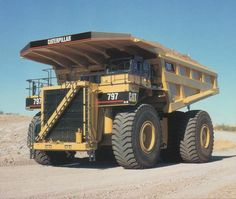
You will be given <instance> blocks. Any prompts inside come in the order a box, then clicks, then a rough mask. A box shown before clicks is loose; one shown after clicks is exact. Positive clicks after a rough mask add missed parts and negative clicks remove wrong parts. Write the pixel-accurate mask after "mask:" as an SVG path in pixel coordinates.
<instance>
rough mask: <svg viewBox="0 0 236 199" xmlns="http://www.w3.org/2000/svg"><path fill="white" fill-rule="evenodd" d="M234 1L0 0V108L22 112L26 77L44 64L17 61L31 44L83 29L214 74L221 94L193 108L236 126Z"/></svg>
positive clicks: (5, 110)
mask: <svg viewBox="0 0 236 199" xmlns="http://www.w3.org/2000/svg"><path fill="white" fill-rule="evenodd" d="M235 10H236V1H235V0H225V1H223V0H198V1H196V0H169V1H166V0H153V1H152V0H149V1H145V0H142V1H141V0H136V1H134V0H129V1H128V0H127V1H125V0H123V1H121V0H120V1H114V0H101V1H99V0H97V1H92V0H91V1H90V0H84V1H82V0H68V1H64V0H63V1H62V0H57V1H53V0H51V1H46V0H40V1H31V0H28V1H27V0H21V1H18V0H15V1H13V0H9V1H6V0H5V1H4V0H0V75H1V76H0V97H1V98H0V110H3V111H4V112H15V113H21V114H31V115H32V114H34V113H33V112H28V111H26V110H25V109H24V105H25V96H26V95H27V91H26V90H25V88H26V87H27V84H26V82H25V80H26V79H28V78H37V77H42V76H44V73H42V72H41V70H42V69H44V68H47V67H48V66H47V65H43V64H39V63H36V62H32V61H28V60H25V59H21V58H20V57H19V51H20V50H21V49H22V48H23V47H24V46H25V45H26V44H27V43H28V42H29V41H32V40H38V39H44V38H49V37H55V36H60V35H65V34H73V33H79V32H85V31H105V32H125V33H132V34H133V35H135V36H137V37H141V38H144V39H146V40H151V41H158V42H160V43H162V44H163V45H165V46H167V47H169V48H173V49H176V50H178V51H179V52H182V53H185V54H189V55H191V57H192V58H194V59H196V60H198V61H199V62H201V63H202V64H204V65H207V66H210V68H212V69H213V70H215V71H217V72H218V74H219V86H220V94H219V95H216V96H213V97H210V98H208V99H206V100H203V101H201V102H198V103H196V104H193V105H192V106H191V107H192V109H204V110H207V111H208V112H209V113H210V115H211V117H212V120H213V122H214V123H215V124H216V123H218V124H219V123H226V124H233V125H235V124H236V88H235V87H236V82H235V81H236V39H235V36H236V12H235Z"/></svg>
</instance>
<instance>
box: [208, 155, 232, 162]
mask: <svg viewBox="0 0 236 199" xmlns="http://www.w3.org/2000/svg"><path fill="white" fill-rule="evenodd" d="M232 157H236V155H214V156H212V160H211V162H216V161H220V160H223V159H226V158H232Z"/></svg>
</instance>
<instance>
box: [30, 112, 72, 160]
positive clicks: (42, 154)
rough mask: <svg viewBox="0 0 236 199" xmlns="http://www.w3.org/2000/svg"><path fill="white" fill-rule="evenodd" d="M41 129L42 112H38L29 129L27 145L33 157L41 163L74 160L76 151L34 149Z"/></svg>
mask: <svg viewBox="0 0 236 199" xmlns="http://www.w3.org/2000/svg"><path fill="white" fill-rule="evenodd" d="M40 129H41V117H40V113H37V114H36V115H35V116H34V117H33V119H32V121H31V123H30V125H29V129H28V137H27V146H28V147H29V148H30V153H32V155H31V157H32V158H33V159H34V160H35V161H36V162H37V163H39V164H41V165H61V164H66V163H70V162H72V161H73V160H74V156H75V152H74V151H43V150H33V144H34V142H35V138H36V137H37V135H38V134H39V132H40Z"/></svg>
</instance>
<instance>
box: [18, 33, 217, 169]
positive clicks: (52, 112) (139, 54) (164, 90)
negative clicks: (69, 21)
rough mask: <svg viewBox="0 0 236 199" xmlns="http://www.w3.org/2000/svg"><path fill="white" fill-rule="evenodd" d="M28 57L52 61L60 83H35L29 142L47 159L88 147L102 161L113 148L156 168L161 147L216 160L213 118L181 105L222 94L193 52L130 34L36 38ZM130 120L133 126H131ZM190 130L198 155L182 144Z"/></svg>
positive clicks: (133, 164)
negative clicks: (192, 122)
mask: <svg viewBox="0 0 236 199" xmlns="http://www.w3.org/2000/svg"><path fill="white" fill-rule="evenodd" d="M21 56H22V57H24V58H28V59H31V60H34V61H37V62H41V63H44V64H48V65H51V66H52V68H53V70H55V74H56V78H57V82H58V85H54V86H52V85H51V83H50V79H49V78H48V82H49V83H48V84H47V86H45V84H41V83H39V82H36V83H35V81H34V80H29V82H30V90H31V91H32V92H31V93H30V95H29V96H28V98H27V99H26V108H27V109H40V112H39V113H38V114H37V115H36V118H34V120H33V121H32V122H33V123H31V126H30V129H29V147H30V149H31V154H32V157H34V158H35V159H36V161H38V162H39V163H42V160H41V159H40V158H39V157H41V156H42V154H43V155H45V154H46V155H47V157H48V162H50V161H49V159H55V161H54V162H60V161H59V160H62V159H63V160H65V159H67V158H65V157H67V156H66V155H65V154H66V153H67V154H68V152H70V153H69V154H70V156H73V154H74V153H72V152H74V151H88V152H89V154H90V156H91V157H93V158H94V157H95V156H94V154H96V155H97V157H99V154H103V156H104V154H105V153H107V152H109V153H110V152H111V147H112V151H113V153H114V156H115V158H116V160H117V162H118V163H119V164H120V165H122V166H124V167H126V168H145V167H151V166H153V165H154V164H155V162H156V161H157V159H158V157H159V155H160V150H161V149H162V154H163V157H164V156H165V157H172V156H173V157H174V158H177V159H178V158H179V159H182V160H185V161H194V162H204V161H208V160H209V158H210V156H211V152H212V147H213V128H212V124H211V121H210V117H209V115H208V114H207V113H206V112H199V111H190V112H186V113H181V112H176V110H178V109H180V108H183V107H185V106H188V105H190V104H191V103H194V102H196V101H199V100H201V99H204V98H206V97H209V96H211V95H214V94H217V93H218V91H219V89H218V86H217V74H216V73H215V72H214V71H212V70H210V69H209V68H207V67H205V66H203V65H201V64H199V63H198V62H196V61H194V60H192V59H191V58H190V57H189V56H186V55H182V54H180V53H178V52H176V51H174V50H170V49H167V48H165V47H163V46H162V45H160V44H158V43H155V42H148V41H145V40H142V39H139V38H136V37H133V36H132V35H130V34H121V33H99V32H86V33H80V34H75V35H67V36H62V37H56V38H50V39H46V40H39V41H33V42H30V43H29V44H28V45H27V46H26V47H25V48H24V49H22V51H21ZM37 81H39V80H37ZM44 81H45V79H44ZM36 85H38V86H36ZM41 86H42V88H41ZM37 89H39V90H38V92H35V91H36V90H37ZM150 116H152V117H151V118H150ZM190 118H195V119H196V121H198V120H199V122H196V123H197V124H196V125H199V127H197V126H196V129H197V130H196V131H194V132H188V122H189V121H190ZM35 120H37V124H38V125H39V126H40V127H41V128H40V130H37V132H36V129H38V128H36V124H35ZM126 120H127V121H129V123H130V122H131V123H130V124H132V125H131V126H124V125H125V123H126ZM137 121H138V123H137ZM177 123H181V124H182V125H179V124H177ZM140 125H141V126H140ZM179 126H181V128H180V127H179ZM199 129H200V130H199ZM189 133H190V134H191V133H192V134H194V135H196V136H195V137H196V140H195V144H196V145H197V146H198V147H196V148H195V153H194V154H193V155H191V154H188V151H189V148H188V146H182V148H181V144H180V143H181V140H180V139H184V138H185V136H183V135H185V134H186V139H187V137H188V136H187V134H189ZM188 141H189V140H188V139H187V140H186V141H184V140H182V143H184V142H186V143H187V142H188ZM198 142H199V143H200V144H199V143H198ZM122 143H125V144H122ZM130 146H132V147H131V148H130ZM109 147H110V148H109ZM180 148H181V150H180ZM180 151H182V152H180ZM127 154H130V155H128V156H127ZM173 154H174V155H173ZM186 154H187V155H186ZM196 154H197V155H196ZM195 156H196V157H198V158H197V159H196V158H195V159H194V158H193V157H195ZM167 159H168V158H167ZM192 159H194V160H192ZM51 162H53V161H51Z"/></svg>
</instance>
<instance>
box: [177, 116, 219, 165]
mask: <svg viewBox="0 0 236 199" xmlns="http://www.w3.org/2000/svg"><path fill="white" fill-rule="evenodd" d="M213 144H214V132H213V125H212V122H211V118H210V116H209V114H208V113H207V112H205V111H189V112H187V113H186V129H185V132H184V136H183V139H182V141H181V144H180V154H181V157H182V159H183V160H184V161H185V162H190V163H203V162H208V161H209V160H210V159H211V156H212V151H213Z"/></svg>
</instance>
